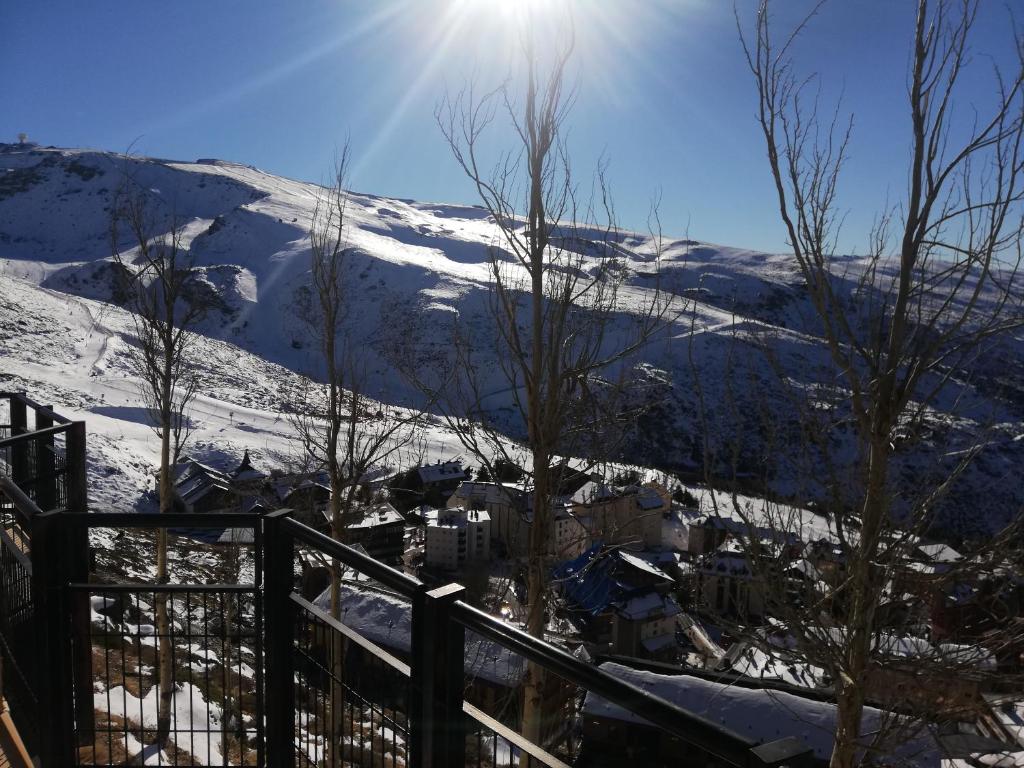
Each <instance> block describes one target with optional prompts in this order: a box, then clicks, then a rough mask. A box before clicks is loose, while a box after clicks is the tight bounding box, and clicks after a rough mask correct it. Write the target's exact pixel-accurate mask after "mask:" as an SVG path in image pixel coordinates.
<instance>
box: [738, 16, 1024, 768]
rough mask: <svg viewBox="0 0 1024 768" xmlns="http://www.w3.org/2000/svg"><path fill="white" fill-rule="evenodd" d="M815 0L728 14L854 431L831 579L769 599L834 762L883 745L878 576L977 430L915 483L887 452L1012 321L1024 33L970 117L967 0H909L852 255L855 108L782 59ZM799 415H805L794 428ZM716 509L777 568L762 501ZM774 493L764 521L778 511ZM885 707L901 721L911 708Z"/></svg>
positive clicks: (988, 544) (944, 662)
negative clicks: (901, 183) (868, 198)
mask: <svg viewBox="0 0 1024 768" xmlns="http://www.w3.org/2000/svg"><path fill="white" fill-rule="evenodd" d="M821 5H822V4H821V3H818V5H816V6H815V7H814V10H813V11H812V13H811V14H810V15H809V16H808V17H807V18H805V19H804V21H803V22H802V23H801V24H800V25H799V26H798V27H797V28H796V30H795V31H794V32H793V33H792V34H790V35H789V36H788V37H786V38H784V39H783V40H782V43H781V45H777V44H776V40H775V38H774V36H773V35H772V34H771V31H770V16H769V3H768V2H767V0H765V1H764V2H762V3H761V5H760V7H759V10H758V15H757V19H756V24H755V27H754V31H753V32H752V33H751V34H750V35H745V34H744V32H743V29H742V24H741V23H740V20H739V18H738V17H737V24H738V26H739V27H740V34H741V38H742V39H743V46H744V51H745V53H746V58H747V61H748V64H749V66H750V70H751V72H752V73H753V76H754V80H755V83H756V86H757V93H758V113H757V114H758V120H759V123H760V127H761V130H762V132H763V135H764V139H765V143H766V147H767V152H768V162H769V167H770V170H771V173H772V178H773V180H774V184H775V190H776V193H777V198H778V200H777V202H778V205H779V211H780V216H781V219H782V222H783V224H784V226H785V228H786V232H787V235H788V241H789V247H790V248H791V249H792V252H793V257H794V261H795V263H796V265H797V267H798V269H799V272H800V275H801V277H802V278H803V283H804V285H805V287H806V291H807V295H808V296H809V298H810V302H811V304H812V306H813V308H814V312H815V315H816V320H817V325H818V328H819V330H820V335H821V338H822V339H823V340H824V342H825V344H826V345H827V348H828V352H829V355H830V358H831V362H832V365H833V366H834V371H835V372H836V374H837V384H838V385H839V388H838V390H837V391H838V392H840V393H841V403H839V405H840V406H841V408H840V409H839V410H841V411H842V412H843V413H844V414H846V416H848V418H849V420H850V421H851V423H852V425H853V429H854V433H855V435H856V445H857V454H856V458H855V461H854V473H853V474H854V477H853V478H852V479H853V481H854V483H853V484H852V486H851V487H853V488H855V489H856V490H855V493H854V496H853V498H852V499H849V498H847V499H846V500H845V501H844V502H843V503H838V500H836V502H837V503H834V504H833V505H831V506H830V508H829V512H830V513H831V516H832V524H833V525H834V534H835V536H836V537H837V538H838V540H839V542H841V546H842V547H843V549H844V551H845V552H844V557H845V564H844V568H843V571H842V576H841V578H839V579H837V580H836V581H835V582H834V583H832V584H829V585H827V586H825V587H823V590H824V591H823V592H822V593H820V594H819V593H817V592H815V593H814V595H813V598H808V600H807V601H806V606H809V609H808V610H803V611H802V612H801V611H794V610H792V609H789V610H787V607H786V606H787V602H788V604H789V605H790V608H792V605H793V603H792V601H786V600H785V599H781V598H779V595H780V594H783V595H784V594H785V590H784V589H783V588H782V587H781V584H782V583H784V580H781V577H780V579H779V580H778V583H779V585H780V586H779V588H777V589H772V590H769V591H770V592H771V593H772V594H774V595H775V596H776V597H775V602H774V604H773V605H772V606H771V609H772V610H775V611H777V612H779V613H780V615H781V616H783V617H785V622H788V623H789V626H787V627H786V629H787V631H788V632H789V633H790V634H791V635H792V636H793V638H795V642H796V644H797V646H798V649H799V650H800V651H801V652H802V654H803V657H804V658H805V659H810V660H812V661H813V663H814V664H816V665H818V666H820V667H821V668H823V669H824V670H826V671H827V673H828V675H829V677H830V678H831V680H832V682H833V685H834V687H835V693H836V701H837V708H838V713H837V729H836V735H835V748H834V751H833V755H832V760H831V764H832V765H833V766H835V767H836V768H840V767H842V768H846V767H847V766H853V765H855V764H857V762H858V761H859V760H861V759H865V755H867V756H868V758H870V757H871V755H872V750H875V751H876V753H877V751H883V752H884V751H885V750H886V749H891V747H892V744H891V743H889V744H888V745H886V744H883V743H882V742H883V740H884V739H883V736H884V735H885V734H884V733H883V731H884V730H885V729H882V728H880V727H879V728H878V729H877V732H876V733H875V734H874V735H873V737H863V736H862V732H863V730H864V728H863V726H864V722H863V717H864V712H865V691H866V689H867V684H868V681H869V678H870V677H871V675H872V674H873V670H874V669H875V668H876V667H877V663H878V662H880V661H884V660H885V659H891V658H892V647H891V644H890V642H889V641H887V640H885V637H887V636H888V635H887V633H889V632H891V628H892V624H891V622H892V619H891V615H892V614H891V611H887V610H886V609H885V607H884V606H886V605H887V603H891V598H892V595H891V592H890V589H889V585H891V583H892V579H893V577H894V575H895V574H897V573H899V572H901V570H902V569H904V568H905V567H906V565H907V563H908V561H909V560H910V559H911V552H912V550H913V548H914V547H915V545H916V543H917V542H918V541H919V536H920V535H921V534H922V533H923V532H924V531H925V530H927V526H928V523H929V521H930V520H931V518H932V515H933V513H934V512H935V510H936V508H937V507H938V506H939V505H940V503H941V502H942V500H943V499H944V498H945V497H946V496H947V495H948V493H949V491H950V489H951V488H952V486H953V485H954V484H955V483H956V481H957V480H958V479H959V478H960V477H961V476H962V475H963V473H964V471H965V469H966V468H967V467H968V465H969V464H970V463H971V462H972V461H973V460H974V459H975V458H976V457H977V455H978V453H979V452H980V451H981V450H982V448H983V444H982V443H976V444H974V445H972V446H971V447H970V448H968V449H967V450H964V451H963V452H962V453H961V454H960V456H959V457H958V458H957V459H956V460H955V461H953V462H952V463H951V464H949V465H948V466H945V467H944V468H943V471H942V473H941V475H940V476H936V477H929V478H922V480H926V481H927V482H924V483H922V484H921V486H920V487H917V488H910V489H908V488H906V487H901V486H900V485H899V484H898V482H897V481H898V479H897V478H896V477H894V476H893V473H892V469H893V462H894V458H895V457H896V455H897V453H898V451H899V446H900V444H901V442H905V441H906V438H907V436H908V435H911V436H913V435H916V434H920V432H921V431H922V430H923V428H924V427H925V426H926V424H927V423H928V419H929V418H931V408H932V406H933V405H934V404H935V403H936V401H937V399H938V397H939V396H940V394H942V393H944V392H946V391H947V390H949V389H950V388H951V387H958V386H961V385H962V381H958V377H962V375H963V371H964V370H965V367H966V366H967V365H969V363H970V361H971V360H972V358H973V356H974V355H976V354H977V353H978V350H979V349H980V348H981V347H982V346H983V345H985V344H987V343H990V342H992V341H993V340H996V339H998V338H1000V337H1001V336H1002V335H1003V334H1006V333H1007V332H1008V331H1010V330H1012V329H1015V328H1019V327H1020V325H1021V324H1022V320H1024V314H1022V304H1021V299H1022V293H1021V290H1020V285H1019V279H1018V277H1019V267H1020V264H1021V237H1022V219H1021V205H1020V204H1021V200H1022V195H1024V188H1022V180H1024V177H1022V171H1024V157H1022V154H1021V149H1022V139H1024V55H1022V54H1024V49H1022V48H1021V43H1020V41H1021V39H1022V38H1021V37H1020V36H1019V35H1017V37H1016V38H1015V40H1016V45H1017V48H1018V50H1017V51H1016V53H1017V54H1018V56H1019V57H1020V59H1021V63H1020V64H1019V65H1017V66H1016V67H1015V69H1014V71H1013V73H1012V75H1011V76H1009V77H1006V76H1005V75H1003V74H1002V73H1000V72H998V71H997V72H996V75H995V79H994V99H993V104H994V106H993V107H992V109H991V110H990V111H989V113H988V114H987V115H985V116H982V115H980V114H978V115H975V117H974V118H973V120H968V121H966V122H967V125H966V127H965V125H964V121H963V120H962V113H960V112H959V111H958V105H957V97H958V96H961V95H962V93H963V90H964V88H965V85H964V83H963V75H964V71H965V69H966V68H967V66H968V64H969V53H968V51H969V39H970V37H971V35H970V33H971V30H972V27H973V25H974V22H975V20H976V17H977V14H978V10H979V4H978V3H977V2H976V1H975V0H918V4H917V19H916V24H915V27H914V31H913V36H912V40H911V56H910V71H909V78H908V80H909V82H908V99H909V108H910V109H909V112H910V118H911V125H910V128H911V135H910V139H911V141H910V156H909V158H908V159H909V162H908V189H907V193H906V196H905V198H904V200H903V201H902V202H901V203H900V204H899V205H898V206H895V207H893V208H891V209H889V210H885V211H883V212H882V213H881V215H880V216H879V218H878V221H877V224H876V226H875V227H874V229H873V231H872V233H871V235H870V238H869V242H868V249H867V255H866V256H865V257H863V258H862V259H860V260H858V261H851V260H849V259H845V258H843V257H841V256H839V255H838V254H837V250H836V249H837V242H838V238H839V232H840V225H841V223H842V219H843V213H842V211H841V209H840V207H839V202H838V200H839V192H840V180H841V175H842V173H841V172H842V170H843V168H844V166H845V163H846V159H847V151H848V143H849V140H850V136H851V126H852V121H850V122H845V121H843V120H842V119H841V118H840V116H839V110H838V109H837V110H836V112H835V113H834V114H833V115H831V116H829V118H828V119H826V120H820V119H819V114H818V110H817V99H816V98H815V97H814V95H813V94H812V95H808V92H807V91H808V85H809V83H811V82H813V78H807V79H804V78H802V77H800V76H799V75H798V74H797V73H796V71H795V69H794V66H793V64H792V61H791V54H792V51H793V46H794V44H795V42H796V39H797V37H798V36H799V34H800V33H801V31H802V30H804V29H805V28H806V25H807V24H808V22H809V21H810V19H811V17H812V16H814V14H815V13H817V11H818V9H819V8H820V6H821ZM810 410H812V409H811V408H805V409H804V411H805V413H806V412H809V411H810ZM818 413H821V409H818ZM809 423H810V422H809V421H806V420H805V421H804V424H805V427H806V425H808V424H809ZM821 426H823V425H820V424H819V427H821ZM828 426H829V425H824V427H825V428H828ZM831 426H833V427H834V423H833V424H832V425H831ZM806 435H807V432H806V430H805V436H806ZM844 479H847V478H844ZM726 509H728V510H729V511H730V512H731V513H734V514H735V515H736V516H738V517H740V518H742V519H743V520H744V522H745V523H746V524H747V526H748V530H749V532H750V535H749V536H747V537H745V538H746V542H745V544H746V555H747V560H748V562H749V563H750V564H751V567H753V568H759V569H760V570H759V573H760V574H766V573H768V572H769V571H770V569H771V568H776V571H775V573H776V574H777V575H778V574H779V573H780V572H779V570H778V567H779V565H780V563H781V560H780V559H779V557H778V553H777V552H774V551H771V547H760V546H759V541H760V539H761V537H760V536H759V535H757V533H756V531H757V529H758V527H759V525H758V520H757V515H755V514H753V513H752V511H751V510H750V509H749V507H748V508H747V511H748V512H751V514H749V515H745V514H744V505H743V504H742V503H736V502H735V497H734V500H733V501H732V502H731V503H730V502H729V501H728V500H727V501H726ZM781 509H782V508H781V507H779V508H777V511H776V514H775V515H774V520H775V523H774V525H780V526H781V525H782V519H781V517H780V515H783V513H782V512H781V511H779V510H781ZM786 514H789V513H786ZM791 524H794V525H795V524H796V523H793V521H791ZM1010 533H1011V531H1003V532H1001V533H999V534H998V535H996V536H994V537H993V538H991V539H988V540H986V541H985V542H983V543H981V544H979V546H978V547H977V548H975V549H974V550H973V551H971V552H969V553H968V554H969V557H967V558H965V560H964V562H963V563H961V564H959V565H957V566H956V567H955V568H952V569H951V570H949V571H948V572H947V574H946V575H943V576H942V577H941V578H939V579H938V582H941V583H937V584H936V586H937V587H939V588H941V587H942V586H943V584H945V585H946V586H948V585H949V584H952V583H955V581H956V579H957V578H960V579H963V578H964V573H965V571H966V570H967V569H968V568H969V567H973V568H974V569H975V572H977V571H978V570H979V569H984V568H986V567H991V566H992V564H993V563H994V562H996V561H999V560H1001V558H1004V557H1007V556H1009V555H1010V554H1011V553H1009V551H1008V550H1007V548H1006V544H1007V542H1008V541H1010V540H1011V537H1010ZM969 563H970V564H973V565H972V566H969V565H968V564H969ZM979 564H981V565H979ZM786 583H788V582H786ZM819 586H820V585H819ZM798 602H800V601H798ZM836 604H839V605H841V609H840V610H839V613H838V617H839V623H838V625H837V626H835V627H828V626H827V625H826V622H825V619H824V618H823V612H824V611H825V609H826V607H831V606H834V605H836ZM785 622H784V623H785ZM801 622H802V623H801ZM903 626H904V627H905V626H906V624H903ZM1005 640H1006V638H1005V637H1003V638H1001V639H993V640H991V642H990V643H989V645H990V646H991V645H993V644H995V645H999V644H1000V643H1003V642H1004V641H1005ZM964 661H965V659H964V658H963V657H962V655H961V657H960V662H961V663H959V664H957V663H955V662H956V658H955V657H950V656H949V655H946V656H943V657H942V658H939V657H937V656H929V657H927V658H926V659H925V660H924V661H923V662H922V667H921V668H922V669H924V668H926V667H928V666H929V665H930V668H931V672H932V673H933V674H934V673H937V674H949V673H950V672H954V673H955V671H956V670H957V669H963V667H964V663H963V662H964ZM940 670H941V671H940ZM892 719H893V721H894V722H895V721H899V722H898V724H899V725H900V726H901V727H903V726H905V724H906V722H907V718H896V717H894V718H892ZM889 735H890V736H891V735H892V732H891V731H890V732H889Z"/></svg>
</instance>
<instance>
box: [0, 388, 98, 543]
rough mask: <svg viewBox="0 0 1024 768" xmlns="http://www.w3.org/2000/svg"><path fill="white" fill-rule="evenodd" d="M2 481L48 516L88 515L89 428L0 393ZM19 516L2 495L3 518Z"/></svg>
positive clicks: (16, 395)
mask: <svg viewBox="0 0 1024 768" xmlns="http://www.w3.org/2000/svg"><path fill="white" fill-rule="evenodd" d="M0 476H2V477H6V478H7V479H9V480H10V481H12V482H13V483H14V484H15V485H16V486H17V487H18V488H19V489H20V490H21V492H22V493H23V494H24V495H25V496H27V497H28V498H29V499H31V500H32V502H33V504H35V506H36V507H38V508H39V509H41V510H42V511H44V512H48V511H50V510H54V509H67V510H71V511H75V512H83V511H85V509H86V476H85V422H82V421H72V420H70V419H67V418H65V417H64V416H61V415H60V414H59V413H57V412H55V411H54V410H53V408H51V407H50V406H48V405H40V404H39V403H37V402H35V401H34V400H32V399H31V398H29V397H27V396H26V395H24V394H21V393H17V392H0ZM15 510H16V507H15V505H14V504H13V502H12V501H11V500H10V499H9V498H7V497H6V496H5V494H4V493H3V492H2V491H0V514H4V515H6V516H10V515H11V514H14V513H15ZM21 522H22V523H23V524H25V523H26V521H25V520H22V521H21Z"/></svg>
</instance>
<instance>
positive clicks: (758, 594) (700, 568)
mask: <svg viewBox="0 0 1024 768" xmlns="http://www.w3.org/2000/svg"><path fill="white" fill-rule="evenodd" d="M697 577H698V583H699V593H698V600H699V603H700V605H701V606H702V607H703V608H704V609H705V610H710V611H711V612H713V613H716V614H719V615H722V616H730V617H737V618H744V619H759V618H761V617H763V616H764V613H765V584H764V581H763V580H762V579H755V578H754V574H753V573H752V570H751V567H750V563H749V562H748V560H747V554H746V553H745V552H744V551H743V550H742V548H740V547H738V546H736V545H735V544H732V543H730V542H728V541H725V542H723V543H722V544H721V545H720V546H719V547H718V549H716V550H715V551H714V552H712V553H711V554H708V555H705V556H704V557H703V558H701V560H700V561H699V563H698V565H697Z"/></svg>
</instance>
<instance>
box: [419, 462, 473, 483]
mask: <svg viewBox="0 0 1024 768" xmlns="http://www.w3.org/2000/svg"><path fill="white" fill-rule="evenodd" d="M417 472H418V473H419V476H420V480H422V481H423V482H424V483H443V482H446V481H448V480H457V479H459V478H462V477H465V476H466V473H465V472H464V471H463V469H462V462H461V461H459V460H458V459H454V460H452V461H445V462H438V463H437V464H427V465H426V466H424V467H420V468H419V469H418V470H417Z"/></svg>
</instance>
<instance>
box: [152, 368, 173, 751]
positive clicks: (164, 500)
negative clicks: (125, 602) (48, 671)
mask: <svg viewBox="0 0 1024 768" xmlns="http://www.w3.org/2000/svg"><path fill="white" fill-rule="evenodd" d="M169 358H170V355H169V354H165V365H166V370H170V367H171V363H170V359H169ZM163 387H164V402H165V403H168V404H169V403H170V402H171V381H170V377H169V376H167V377H165V379H164V382H163ZM160 423H161V435H160V513H161V514H166V513H168V512H170V511H171V509H172V508H173V491H172V489H171V433H172V429H171V426H172V425H171V413H170V407H169V406H168V407H165V408H164V409H162V412H161V414H160ZM169 580H170V574H169V572H168V567H167V529H166V528H164V527H161V528H158V529H157V535H156V583H157V586H162V585H164V584H167V583H168V581H169ZM169 599H170V597H169V595H168V594H167V593H166V592H163V593H159V592H158V593H156V594H155V595H154V602H155V604H156V635H157V638H158V643H159V644H158V646H157V657H158V658H157V664H158V667H159V671H158V674H157V685H158V686H159V689H160V696H159V703H158V707H157V718H156V743H157V746H158V747H159V748H160V749H163V748H164V747H165V746H166V744H167V740H168V738H169V737H170V733H171V701H172V695H173V693H174V684H173V682H172V678H173V675H174V665H173V658H174V656H173V645H172V642H171V622H170V617H169V615H168V614H169V611H168V601H169Z"/></svg>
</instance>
